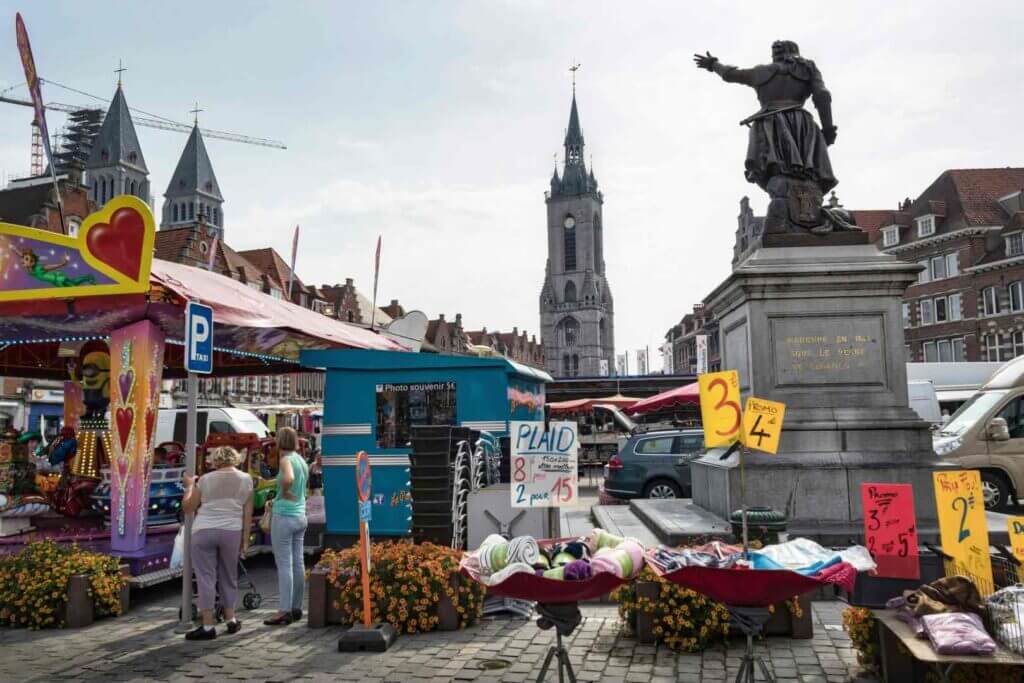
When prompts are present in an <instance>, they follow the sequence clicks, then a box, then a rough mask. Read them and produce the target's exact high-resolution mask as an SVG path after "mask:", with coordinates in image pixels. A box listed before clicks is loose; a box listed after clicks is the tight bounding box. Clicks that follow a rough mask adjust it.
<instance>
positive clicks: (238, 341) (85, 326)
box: [0, 259, 405, 379]
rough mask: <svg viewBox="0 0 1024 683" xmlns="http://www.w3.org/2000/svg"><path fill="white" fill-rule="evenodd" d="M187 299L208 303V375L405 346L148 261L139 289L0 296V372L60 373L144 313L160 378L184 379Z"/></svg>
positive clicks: (205, 275)
mask: <svg viewBox="0 0 1024 683" xmlns="http://www.w3.org/2000/svg"><path fill="white" fill-rule="evenodd" d="M189 300H196V301H199V302H200V303H203V304H206V305H207V306H211V307H212V308H213V315H214V376H232V375H248V374H261V375H262V374H273V373H281V372H299V371H301V370H302V368H301V367H300V366H299V365H298V360H299V351H301V350H303V349H332V348H350V349H374V350H379V351H403V350H405V349H404V348H403V347H401V346H399V345H398V344H396V343H395V342H393V341H391V340H389V339H387V338H385V337H382V336H380V335H377V334H375V333H373V332H370V331H369V330H365V329H363V328H360V327H356V326H354V325H349V324H347V323H344V322H341V321H339V320H335V319H333V318H328V317H327V316H325V315H322V314H320V313H317V312H315V311H311V310H309V309H305V308H302V307H301V306H296V305H295V304H292V303H290V302H288V301H283V300H281V299H276V298H274V297H272V296H270V295H268V294H264V293H262V292H258V291H256V290H254V289H252V288H250V287H248V286H246V285H245V284H244V283H242V282H238V281H236V280H232V279H231V278H228V277H224V276H223V275H219V274H217V273H211V272H208V271H206V270H203V269H199V268H192V267H190V266H184V265H181V264H177V263H171V262H169V261H161V260H159V259H153V265H152V271H151V274H150V288H149V291H148V292H147V293H145V294H122V295H113V296H84V297H79V298H75V299H43V300H38V301H8V302H0V376H6V377H33V378H44V379H65V378H66V377H67V370H66V367H65V361H66V357H65V356H67V355H73V354H74V348H75V345H76V344H77V345H81V344H82V343H85V342H88V341H92V340H97V339H99V340H105V339H106V338H107V337H108V336H109V335H110V333H111V332H112V331H113V330H116V329H118V328H121V327H124V326H126V325H130V324H131V323H134V322H138V321H140V320H144V319H148V320H151V321H152V322H153V323H155V324H156V325H158V326H159V327H160V328H161V329H162V330H163V331H164V334H166V335H167V350H166V353H165V361H164V363H165V369H164V378H165V379H175V378H181V377H184V376H185V371H184V368H183V361H182V357H183V347H182V344H183V339H184V331H185V305H186V304H187V303H188V301H189Z"/></svg>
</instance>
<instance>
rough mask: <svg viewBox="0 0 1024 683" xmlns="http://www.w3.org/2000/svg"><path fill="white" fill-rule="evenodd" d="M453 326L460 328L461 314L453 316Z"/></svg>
mask: <svg viewBox="0 0 1024 683" xmlns="http://www.w3.org/2000/svg"><path fill="white" fill-rule="evenodd" d="M455 324H456V325H458V326H459V327H462V314H461V313H456V314H455Z"/></svg>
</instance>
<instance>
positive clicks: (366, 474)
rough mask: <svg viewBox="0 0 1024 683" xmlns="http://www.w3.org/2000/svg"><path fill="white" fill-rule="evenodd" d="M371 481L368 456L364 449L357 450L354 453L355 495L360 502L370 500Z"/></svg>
mask: <svg viewBox="0 0 1024 683" xmlns="http://www.w3.org/2000/svg"><path fill="white" fill-rule="evenodd" d="M371 483H372V480H371V477H370V456H369V455H367V454H366V451H359V452H358V453H357V454H356V495H358V496H359V502H360V503H365V502H366V501H368V500H370V488H371Z"/></svg>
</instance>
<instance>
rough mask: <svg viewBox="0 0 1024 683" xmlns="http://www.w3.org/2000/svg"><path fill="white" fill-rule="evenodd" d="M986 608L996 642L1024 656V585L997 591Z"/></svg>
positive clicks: (990, 597) (987, 602) (988, 601)
mask: <svg viewBox="0 0 1024 683" xmlns="http://www.w3.org/2000/svg"><path fill="white" fill-rule="evenodd" d="M986 606H987V607H988V611H989V622H990V623H991V624H992V633H993V635H995V637H996V640H998V641H999V642H1000V643H1002V644H1003V645H1005V646H1006V647H1007V648H1009V649H1010V650H1012V651H1013V652H1016V653H1017V654H1019V655H1024V585H1022V584H1019V583H1018V584H1017V585H1015V586H1008V587H1006V588H1002V589H1000V590H997V591H996V592H995V593H993V594H992V595H990V596H989V597H988V600H987V601H986Z"/></svg>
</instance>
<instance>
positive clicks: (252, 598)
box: [242, 593, 263, 610]
mask: <svg viewBox="0 0 1024 683" xmlns="http://www.w3.org/2000/svg"><path fill="white" fill-rule="evenodd" d="M261 604H263V596H262V595H260V594H259V593H246V594H245V595H244V596H243V597H242V605H243V606H244V607H245V608H246V609H248V610H253V609H259V608H260V605H261Z"/></svg>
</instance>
